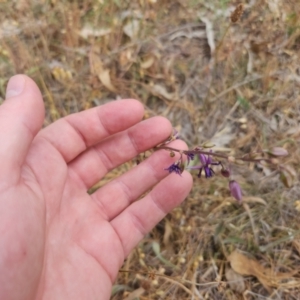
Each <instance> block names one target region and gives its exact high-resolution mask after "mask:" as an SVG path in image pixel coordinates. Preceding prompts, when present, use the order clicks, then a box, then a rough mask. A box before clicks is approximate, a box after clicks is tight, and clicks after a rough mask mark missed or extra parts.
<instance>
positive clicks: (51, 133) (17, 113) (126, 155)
mask: <svg viewBox="0 0 300 300" xmlns="http://www.w3.org/2000/svg"><path fill="white" fill-rule="evenodd" d="M142 117H143V106H142V105H141V104H140V103H139V102H138V101H136V100H122V101H114V102H111V103H108V104H106V105H103V106H100V107H96V108H93V109H90V110H87V111H84V112H80V113H76V114H73V115H69V116H67V117H65V118H63V119H60V120H58V121H56V122H55V123H53V124H51V125H50V126H48V127H46V128H45V129H42V130H41V126H42V123H43V120H44V105H43V101H42V96H41V93H40V91H39V89H38V87H37V86H36V84H35V83H34V82H33V81H32V80H31V79H30V78H28V77H26V76H24V75H17V76H15V77H13V78H12V79H11V80H10V82H9V84H8V89H7V100H5V101H4V103H3V104H2V105H1V107H0V141H1V147H0V158H1V168H0V195H1V196H0V236H1V242H0V245H1V246H0V270H1V272H0V299H109V297H110V293H111V287H112V283H113V282H114V280H115V278H116V276H117V274H118V270H119V268H120V267H121V265H122V263H123V260H124V258H126V256H127V255H128V254H129V253H130V251H131V250H132V249H133V248H134V247H135V246H136V245H137V243H138V242H139V241H140V240H141V239H142V238H143V236H144V235H145V234H146V233H147V232H149V231H150V230H151V228H153V227H154V226H155V224H156V223H158V222H159V221H160V220H161V219H162V218H163V217H164V216H165V215H166V213H168V212H169V211H170V210H171V209H173V208H174V207H175V206H177V205H178V204H180V203H181V202H182V200H183V199H184V198H185V197H186V196H187V194H188V192H189V190H190V189H191V186H192V179H191V176H190V174H189V173H187V172H184V173H183V174H182V176H181V177H180V176H178V175H174V174H171V175H169V174H168V172H166V171H165V170H164V167H165V166H168V165H169V164H170V163H172V161H174V160H176V157H174V158H171V157H170V155H169V153H168V152H166V151H157V152H155V153H154V154H152V155H151V156H150V157H149V158H147V159H146V160H145V161H143V162H142V163H140V164H139V165H138V166H136V167H134V168H133V169H132V170H130V171H128V172H127V173H126V174H124V175H122V176H120V177H118V178H116V179H114V180H113V181H111V182H110V183H108V184H106V185H105V186H104V187H103V188H101V189H99V190H97V191H96V192H95V193H94V194H92V195H89V194H88V193H87V190H88V189H89V188H90V187H92V186H93V185H94V184H95V183H96V182H98V181H99V180H101V178H103V177H104V176H105V174H106V173H107V172H109V171H110V170H112V169H114V168H115V167H116V166H118V165H120V164H122V163H124V162H126V161H128V160H130V159H132V158H134V157H135V156H136V155H137V154H138V153H140V152H144V151H145V150H147V149H149V148H152V147H154V146H155V145H157V144H158V143H160V142H162V141H163V140H165V139H166V138H167V137H168V136H169V135H170V134H171V131H172V127H171V124H170V123H169V121H168V120H166V119H165V118H162V117H154V118H151V119H148V120H145V121H141V119H142ZM172 146H174V147H177V148H180V147H181V148H182V149H186V145H185V144H184V143H183V142H182V141H179V140H177V141H174V142H172ZM151 188H153V189H152V190H151V191H150V192H149V193H148V194H147V195H146V196H145V197H144V198H142V199H141V200H139V201H136V202H135V200H136V199H138V198H139V197H140V196H141V195H142V194H144V193H145V192H146V191H147V190H149V189H151Z"/></svg>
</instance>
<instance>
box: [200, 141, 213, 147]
mask: <svg viewBox="0 0 300 300" xmlns="http://www.w3.org/2000/svg"><path fill="white" fill-rule="evenodd" d="M214 146H215V144H213V143H212V142H211V141H207V142H205V143H204V144H203V145H202V147H203V148H212V147H214Z"/></svg>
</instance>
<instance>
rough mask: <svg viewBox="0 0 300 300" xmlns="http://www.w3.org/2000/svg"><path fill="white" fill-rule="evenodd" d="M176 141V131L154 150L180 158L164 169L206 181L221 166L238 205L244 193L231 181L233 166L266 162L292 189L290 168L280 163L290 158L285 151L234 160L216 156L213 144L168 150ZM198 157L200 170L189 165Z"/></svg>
mask: <svg viewBox="0 0 300 300" xmlns="http://www.w3.org/2000/svg"><path fill="white" fill-rule="evenodd" d="M175 139H179V133H178V132H177V131H176V130H174V132H173V134H172V136H171V137H170V138H169V139H168V140H167V141H165V142H163V143H162V144H160V145H158V146H156V147H155V150H160V149H164V150H167V151H169V152H170V156H171V157H174V156H175V152H177V153H179V154H180V157H179V159H178V160H176V161H175V162H174V163H172V164H171V165H170V166H168V167H167V168H165V170H166V171H168V172H169V173H175V174H178V175H181V173H182V172H183V171H184V170H185V169H188V170H198V177H199V178H200V177H201V175H202V173H204V175H205V178H210V177H213V176H214V175H215V171H214V170H213V166H221V171H220V174H221V175H222V176H223V177H226V178H228V179H229V190H230V193H231V196H232V197H234V198H235V199H236V200H237V201H238V202H239V203H241V202H242V189H241V187H240V185H239V183H238V182H237V181H235V180H234V179H233V178H232V171H231V164H233V163H239V162H256V163H263V162H265V163H266V164H268V165H270V166H272V167H273V168H275V169H276V172H279V173H280V175H281V180H282V181H283V183H284V184H285V185H286V186H288V185H289V182H288V179H289V178H288V176H292V175H293V174H290V173H291V172H290V169H289V167H288V166H284V165H282V164H280V163H279V160H278V158H279V157H284V156H287V155H288V151H287V150H286V149H285V148H282V147H273V148H271V149H270V150H264V151H261V152H255V153H249V154H246V155H244V156H242V157H234V156H227V155H224V154H221V153H217V152H214V151H213V147H214V145H213V144H211V143H210V142H207V143H204V144H203V145H202V146H200V147H199V146H198V147H195V148H194V149H192V150H190V149H189V150H179V149H176V148H172V147H169V146H168V144H169V143H170V142H171V141H173V140H175ZM195 156H198V158H199V162H200V164H199V165H197V166H190V162H191V161H192V160H194V159H195ZM185 161H186V162H185Z"/></svg>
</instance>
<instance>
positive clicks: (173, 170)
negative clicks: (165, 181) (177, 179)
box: [165, 161, 182, 176]
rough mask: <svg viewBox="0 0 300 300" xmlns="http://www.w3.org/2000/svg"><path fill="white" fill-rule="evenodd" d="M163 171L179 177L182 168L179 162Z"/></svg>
mask: <svg viewBox="0 0 300 300" xmlns="http://www.w3.org/2000/svg"><path fill="white" fill-rule="evenodd" d="M165 170H166V171H168V172H169V173H175V174H178V175H180V176H181V173H182V168H181V163H180V161H177V162H175V163H173V164H172V165H171V166H169V167H168V168H166V169H165Z"/></svg>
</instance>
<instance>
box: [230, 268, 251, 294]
mask: <svg viewBox="0 0 300 300" xmlns="http://www.w3.org/2000/svg"><path fill="white" fill-rule="evenodd" d="M225 277H226V279H227V282H228V284H229V286H230V288H231V289H232V290H233V291H235V292H238V293H243V292H244V290H245V289H246V287H245V282H244V278H243V276H241V275H240V274H238V273H237V272H235V271H234V270H232V269H231V268H228V269H227V270H226V273H225Z"/></svg>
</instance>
